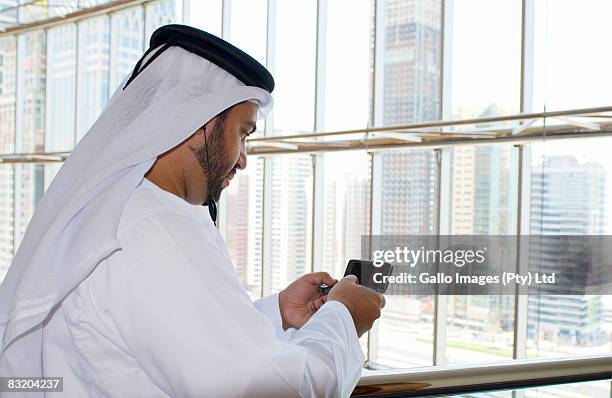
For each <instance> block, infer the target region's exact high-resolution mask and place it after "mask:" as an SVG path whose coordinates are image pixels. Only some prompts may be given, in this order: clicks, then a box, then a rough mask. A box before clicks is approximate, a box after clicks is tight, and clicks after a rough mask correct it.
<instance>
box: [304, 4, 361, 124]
mask: <svg viewBox="0 0 612 398" xmlns="http://www.w3.org/2000/svg"><path fill="white" fill-rule="evenodd" d="M322 4H324V5H325V7H326V10H325V11H326V14H325V15H326V16H325V24H326V35H325V38H324V43H325V44H324V48H325V53H324V54H323V57H324V60H325V70H324V71H320V72H319V73H321V74H322V75H323V79H322V80H323V84H324V87H325V91H324V96H323V98H320V99H319V101H321V102H322V103H323V116H322V118H323V121H324V123H323V126H322V129H323V130H325V131H335V130H349V129H358V128H364V127H366V126H367V125H368V120H369V116H370V51H371V39H370V36H371V34H372V26H371V25H372V15H371V4H370V2H369V1H363V0H362V1H347V0H334V1H327V2H323V3H322ZM348 8H350V9H351V23H346V21H345V18H346V10H347V9H348ZM320 23H321V22H320ZM304 106H307V104H304Z"/></svg>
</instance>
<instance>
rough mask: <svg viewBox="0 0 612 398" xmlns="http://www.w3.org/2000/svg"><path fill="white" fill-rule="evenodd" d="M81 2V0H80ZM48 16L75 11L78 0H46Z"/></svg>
mask: <svg viewBox="0 0 612 398" xmlns="http://www.w3.org/2000/svg"><path fill="white" fill-rule="evenodd" d="M81 2H82V0H81ZM46 3H47V4H48V7H47V8H48V12H49V17H55V16H60V15H66V14H69V13H71V12H75V11H77V8H78V3H79V1H78V0H47V1H46Z"/></svg>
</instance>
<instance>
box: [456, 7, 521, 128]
mask: <svg viewBox="0 0 612 398" xmlns="http://www.w3.org/2000/svg"><path fill="white" fill-rule="evenodd" d="M452 10H453V23H452V36H451V37H452V43H453V47H452V58H451V60H452V80H451V82H452V88H451V92H452V95H451V96H452V98H451V105H452V118H453V119H471V118H477V117H493V116H501V115H507V114H516V113H519V111H520V86H521V2H520V1H514V0H501V1H487V0H459V1H455V2H453V7H452ZM484 15H486V18H483V16H484ZM483 32H486V34H483Z"/></svg>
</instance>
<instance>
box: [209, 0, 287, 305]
mask: <svg viewBox="0 0 612 398" xmlns="http://www.w3.org/2000/svg"><path fill="white" fill-rule="evenodd" d="M230 1H231V0H223V12H222V15H223V17H222V20H223V21H222V24H221V30H222V35H223V37H224V38H225V39H229V33H230V26H229V23H230V9H231V4H230ZM266 19H267V21H266V66H267V68H268V70H270V72H271V73H272V74H274V61H275V54H274V53H275V34H276V0H268V1H267V18H266ZM272 112H273V111H272ZM272 112H270V113H269V114H268V115H267V117H266V120H265V128H264V135H266V136H267V135H270V134H271V132H273V129H274V122H273V117H272ZM262 161H263V164H264V165H263V195H262V196H263V198H262V202H263V204H262V207H263V209H262V213H263V214H262V231H261V239H262V253H261V279H260V280H261V296H262V297H265V296H267V295H268V294H270V293H271V291H272V286H271V285H272V279H271V278H270V277H269V275H270V271H271V265H272V262H271V256H270V254H271V248H272V239H271V238H272V235H271V228H272V166H273V165H272V162H273V161H274V160H273V159H272V158H271V157H269V156H264V157H263V159H262Z"/></svg>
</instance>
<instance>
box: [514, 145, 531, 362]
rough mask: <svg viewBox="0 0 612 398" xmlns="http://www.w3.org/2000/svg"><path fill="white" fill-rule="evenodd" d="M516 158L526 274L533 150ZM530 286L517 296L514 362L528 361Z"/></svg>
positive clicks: (520, 267)
mask: <svg viewBox="0 0 612 398" xmlns="http://www.w3.org/2000/svg"><path fill="white" fill-rule="evenodd" d="M514 148H515V154H516V155H515V156H516V158H517V162H516V164H517V167H518V189H517V191H518V193H517V228H516V229H517V233H516V235H517V242H516V243H517V247H516V251H517V255H516V272H517V273H519V274H522V275H525V274H526V273H527V271H528V270H529V240H528V236H529V234H530V216H531V147H530V146H529V145H517V146H515V147H514ZM527 293H528V289H527V287H526V286H520V285H517V286H516V288H515V297H514V347H513V355H512V357H513V359H524V358H526V354H527V324H528V315H529V296H528V295H527Z"/></svg>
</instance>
